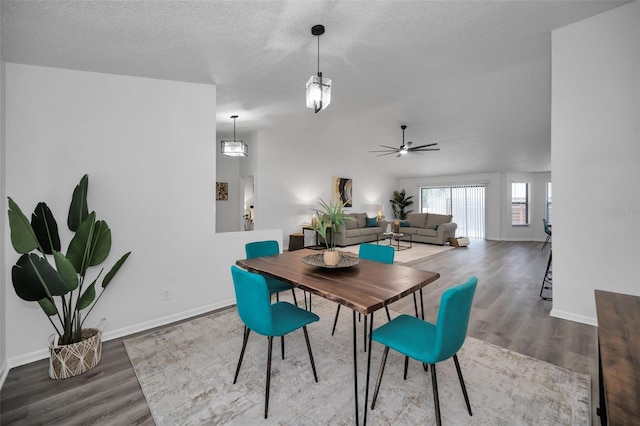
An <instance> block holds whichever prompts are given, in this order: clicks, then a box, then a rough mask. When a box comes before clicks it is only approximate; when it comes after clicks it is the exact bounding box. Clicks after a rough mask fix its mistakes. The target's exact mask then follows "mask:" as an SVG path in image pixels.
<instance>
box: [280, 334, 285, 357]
mask: <svg viewBox="0 0 640 426" xmlns="http://www.w3.org/2000/svg"><path fill="white" fill-rule="evenodd" d="M280 344H281V345H282V359H284V336H280Z"/></svg>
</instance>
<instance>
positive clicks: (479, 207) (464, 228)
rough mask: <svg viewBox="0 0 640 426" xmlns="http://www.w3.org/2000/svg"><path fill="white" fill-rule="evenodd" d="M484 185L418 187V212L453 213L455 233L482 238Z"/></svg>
mask: <svg viewBox="0 0 640 426" xmlns="http://www.w3.org/2000/svg"><path fill="white" fill-rule="evenodd" d="M484 199H485V197H484V185H459V186H438V187H423V188H420V212H421V213H438V214H450V215H453V219H452V221H453V222H455V223H457V224H458V229H457V231H456V235H458V236H461V237H471V238H484V222H485V206H484Z"/></svg>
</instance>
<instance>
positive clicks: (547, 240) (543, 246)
mask: <svg viewBox="0 0 640 426" xmlns="http://www.w3.org/2000/svg"><path fill="white" fill-rule="evenodd" d="M550 239H551V235H549V234H547V239H546V240H544V244H543V245H542V248H541V249H540V250H544V248H545V247H546V246H547V244H548V243H549V240H550Z"/></svg>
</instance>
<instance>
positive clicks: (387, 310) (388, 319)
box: [384, 306, 391, 321]
mask: <svg viewBox="0 0 640 426" xmlns="http://www.w3.org/2000/svg"><path fill="white" fill-rule="evenodd" d="M384 310H385V312H386V313H387V321H391V315H390V314H389V307H388V306H385V307H384Z"/></svg>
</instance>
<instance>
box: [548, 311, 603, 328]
mask: <svg viewBox="0 0 640 426" xmlns="http://www.w3.org/2000/svg"><path fill="white" fill-rule="evenodd" d="M549 315H550V316H552V317H555V318H560V319H566V320H569V321H574V322H580V323H582V324H587V325H593V326H596V327H597V326H598V320H597V319H596V318H594V317H588V316H585V315H578V314H574V313H572V312H567V311H561V310H559V309H551V312H550V313H549Z"/></svg>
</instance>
